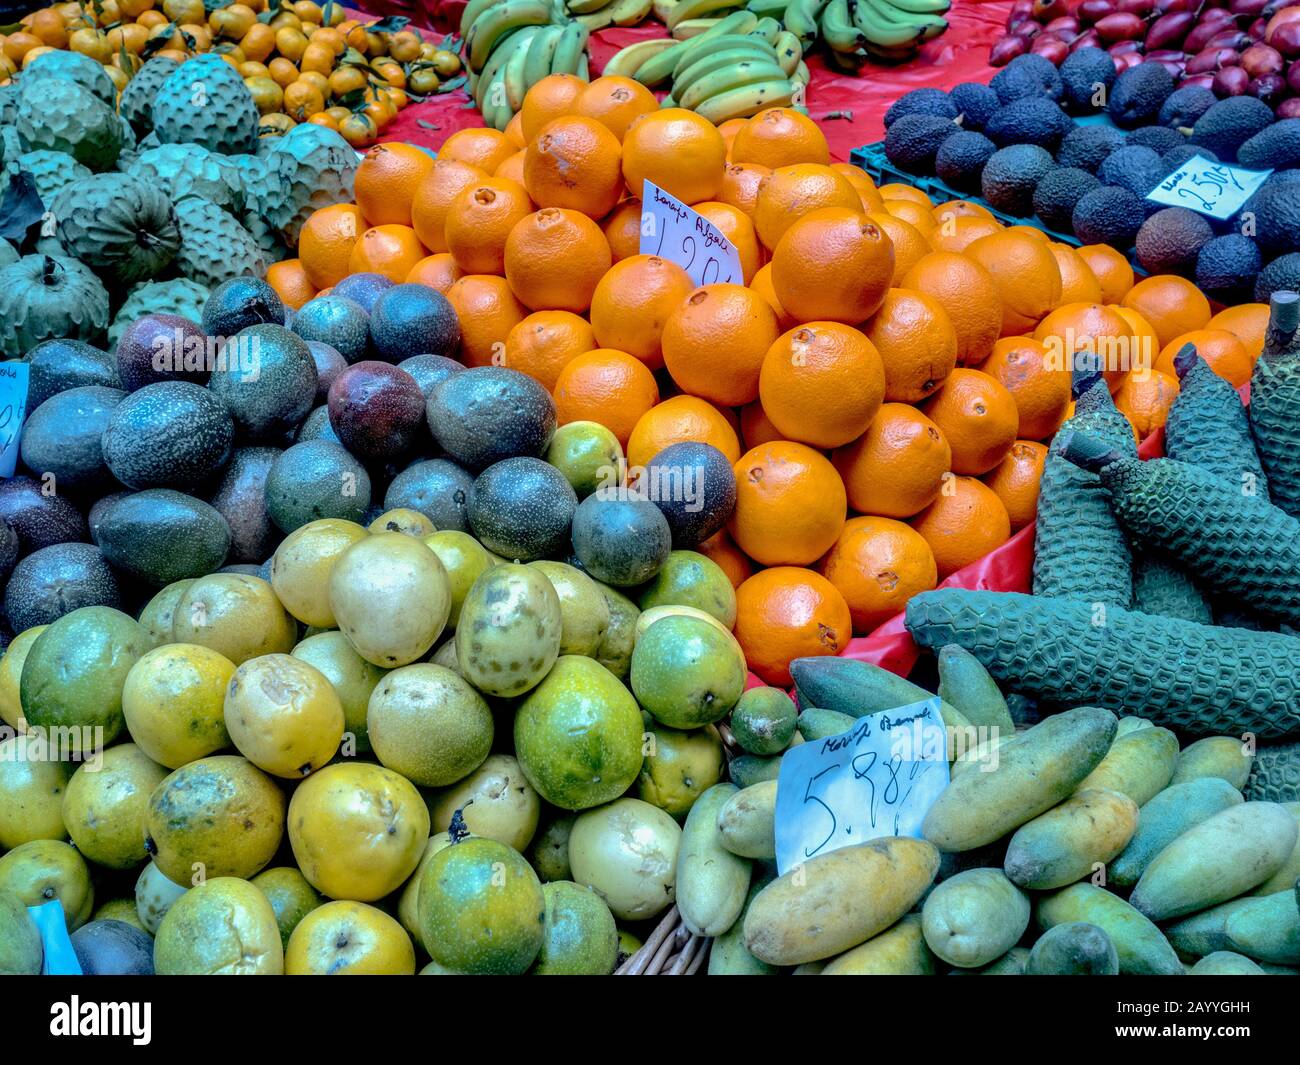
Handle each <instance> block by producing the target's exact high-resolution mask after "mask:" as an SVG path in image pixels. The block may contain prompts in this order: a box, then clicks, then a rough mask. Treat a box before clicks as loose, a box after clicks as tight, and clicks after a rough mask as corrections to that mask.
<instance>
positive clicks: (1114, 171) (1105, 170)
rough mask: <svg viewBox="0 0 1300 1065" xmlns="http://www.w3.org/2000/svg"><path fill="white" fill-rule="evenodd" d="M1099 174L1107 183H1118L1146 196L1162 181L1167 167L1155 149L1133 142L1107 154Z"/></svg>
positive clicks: (1098, 170)
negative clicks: (1162, 163) (1161, 161)
mask: <svg viewBox="0 0 1300 1065" xmlns="http://www.w3.org/2000/svg"><path fill="white" fill-rule="evenodd" d="M1097 176H1098V177H1099V178H1101V180H1102V181H1103V182H1104V183H1105V184H1107V185H1118V186H1119V187H1120V188H1122V189H1128V191H1129V192H1131V193H1133V194H1134V195H1136V196H1145V195H1146V194H1147V193H1148V192H1150V191H1151V190H1152V189H1154V188H1155V187H1156V185H1158V184H1159V183H1160V179H1161V178H1162V177H1164V176H1165V169H1164V167H1163V166H1162V165H1161V163H1160V156H1159V155H1157V154H1156V153H1155V152H1154V151H1152V150H1151V149H1150V148H1144V147H1142V146H1141V145H1140V144H1132V145H1125V146H1124V147H1123V148H1119V149H1117V150H1116V151H1113V152H1111V153H1110V155H1108V156H1106V158H1105V159H1103V160H1102V162H1101V166H1099V167H1098V168H1097Z"/></svg>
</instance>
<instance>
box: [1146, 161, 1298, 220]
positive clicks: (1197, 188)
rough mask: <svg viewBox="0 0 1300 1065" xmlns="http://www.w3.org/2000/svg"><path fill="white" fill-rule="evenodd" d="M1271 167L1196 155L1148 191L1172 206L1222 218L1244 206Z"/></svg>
mask: <svg viewBox="0 0 1300 1065" xmlns="http://www.w3.org/2000/svg"><path fill="white" fill-rule="evenodd" d="M1271 173H1273V171H1271V170H1242V169H1241V168H1240V167H1235V166H1228V165H1227V164H1226V163H1215V162H1211V161H1210V160H1209V159H1206V158H1205V157H1204V156H1201V155H1194V156H1192V157H1191V158H1190V159H1188V160H1187V162H1185V163H1184V164H1183V165H1182V166H1180V167H1179V168H1178V169H1177V170H1175V171H1174V172H1173V173H1172V174H1170V175H1169V176H1168V177H1167V178H1165V179H1164V181H1162V182H1160V184H1159V185H1157V186H1156V187H1155V188H1154V189H1152V190H1151V191H1150V192H1149V193H1147V199H1148V200H1151V201H1152V202H1154V203H1163V204H1165V205H1166V206H1168V207H1189V208H1191V209H1192V210H1193V211H1199V212H1200V213H1201V214H1207V215H1209V216H1210V217H1211V218H1218V219H1220V220H1222V219H1225V218H1231V217H1232V216H1233V215H1234V214H1236V213H1237V212H1238V211H1240V210H1241V207H1242V204H1244V203H1245V202H1246V201H1247V200H1248V199H1250V197H1251V196H1253V195H1254V193H1255V190H1256V189H1258V188H1259V187H1260V186H1261V185H1262V184H1264V179H1265V178H1267V177H1268V176H1269V174H1271Z"/></svg>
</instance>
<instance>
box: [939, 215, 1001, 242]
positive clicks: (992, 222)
mask: <svg viewBox="0 0 1300 1065" xmlns="http://www.w3.org/2000/svg"><path fill="white" fill-rule="evenodd" d="M1001 232H1002V224H1001V223H1000V222H998V221H997V219H995V218H982V217H980V216H979V215H955V216H952V217H949V218H945V219H944V220H943V222H942V223H941V224H940V225H939V226H938V227H937V228H936V229H935V230H934V232H932V233H929V234H927V236H928V237H929V240H930V244H931V245H932V246H933V248H934V250H935V251H965V250H966V249H967V248H969V247H970V246H971V245H972V244H974V243H975V241H977V240H979V239H980V238H981V237H988V236H991V235H992V234H994V233H1001Z"/></svg>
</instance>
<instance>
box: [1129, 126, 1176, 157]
mask: <svg viewBox="0 0 1300 1065" xmlns="http://www.w3.org/2000/svg"><path fill="white" fill-rule="evenodd" d="M1128 143H1129V144H1136V145H1138V146H1139V147H1142V148H1150V149H1151V150H1152V151H1153V152H1155V153H1156V154H1157V155H1164V154H1165V153H1166V152H1171V151H1173V150H1174V149H1175V148H1179V147H1184V146H1186V145H1187V138H1186V137H1184V136H1183V135H1182V134H1181V133H1179V132H1178V130H1176V129H1170V128H1169V127H1168V126H1142V127H1140V128H1138V129H1133V130H1129V134H1128Z"/></svg>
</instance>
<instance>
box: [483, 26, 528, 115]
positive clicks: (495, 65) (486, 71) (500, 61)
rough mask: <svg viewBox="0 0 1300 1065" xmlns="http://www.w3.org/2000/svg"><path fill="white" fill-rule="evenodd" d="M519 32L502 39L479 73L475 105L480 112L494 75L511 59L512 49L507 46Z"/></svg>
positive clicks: (512, 32) (516, 31)
mask: <svg viewBox="0 0 1300 1065" xmlns="http://www.w3.org/2000/svg"><path fill="white" fill-rule="evenodd" d="M519 32H520V31H519V30H512V31H511V32H510V33H508V34H507V35H506V36H505V37H503V38H501V40H500V41H499V42H498V43H497V47H496V49H495V50H494V51H493V52H492V55H490V56H489V57H488V61H487V65H486V66H485V67H484V68H483V69H482V70H480V71H479V72H478V80H477V81H476V82H475V83H474V103H475V104H477V105H478V109H479V110H480V111H482V110H483V101H484V100H485V99H486V98H487V91H488V85H489V84H490V83H491V81H492V77H493V75H495V74H496V72H497V71H498V70H500V69H501V68H502V67H504V66H505V65H506V60H507V59H509V58H510V49H509V48H508V47H506V45H508V44H509V42H510V40H511V38H513V37H516V36H517V35H518V34H519Z"/></svg>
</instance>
